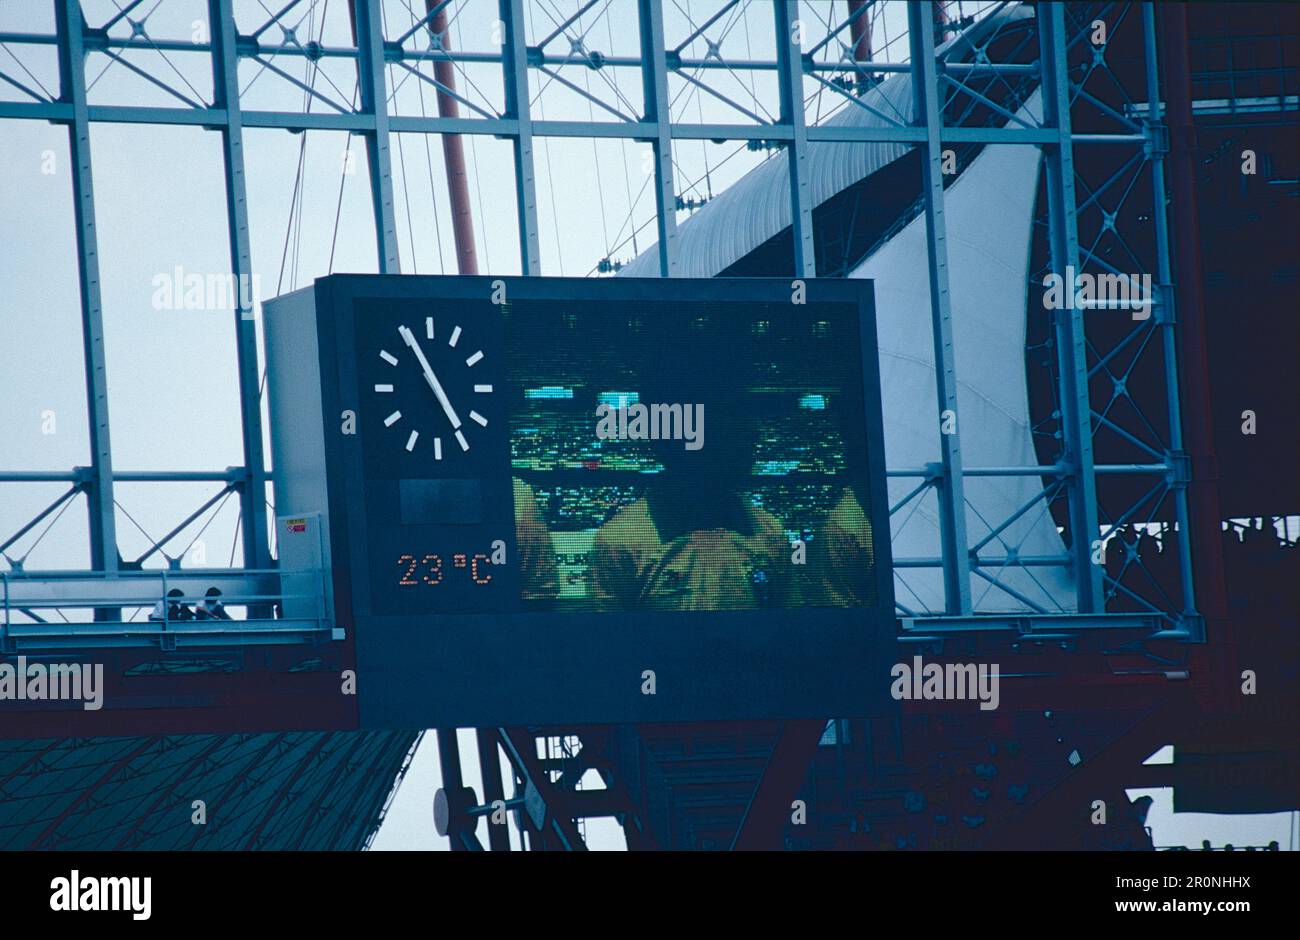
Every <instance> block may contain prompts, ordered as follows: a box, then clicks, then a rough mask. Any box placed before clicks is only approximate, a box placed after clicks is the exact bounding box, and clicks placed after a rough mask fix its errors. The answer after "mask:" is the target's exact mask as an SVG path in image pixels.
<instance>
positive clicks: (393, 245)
mask: <svg viewBox="0 0 1300 940" xmlns="http://www.w3.org/2000/svg"><path fill="white" fill-rule="evenodd" d="M353 14H354V17H355V19H354V27H353V31H354V35H355V37H356V40H357V52H358V57H359V61H358V68H357V77H358V80H359V82H360V85H361V110H362V111H363V112H364V113H365V114H366V116H367V118H369V119H370V120H371V121H373V122H374V123H373V126H372V127H370V128H369V129H368V130H366V131H365V136H366V158H367V163H368V165H369V168H370V200H371V204H372V205H373V206H374V214H375V249H376V251H377V252H378V254H379V273H380V274H400V273H401V270H402V265H401V262H400V261H399V259H398V252H397V217H396V215H395V213H394V209H393V162H392V154H391V151H390V149H389V140H388V131H389V117H388V83H387V81H385V76H384V29H383V23H382V21H381V19H380V2H379V0H353Z"/></svg>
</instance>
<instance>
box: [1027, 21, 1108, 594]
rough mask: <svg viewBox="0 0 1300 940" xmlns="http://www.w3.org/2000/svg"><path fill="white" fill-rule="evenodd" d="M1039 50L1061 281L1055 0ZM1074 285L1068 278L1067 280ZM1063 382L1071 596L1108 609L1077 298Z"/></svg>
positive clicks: (1057, 329) (1056, 319)
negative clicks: (1097, 550)
mask: <svg viewBox="0 0 1300 940" xmlns="http://www.w3.org/2000/svg"><path fill="white" fill-rule="evenodd" d="M1037 24H1038V42H1039V57H1040V61H1041V63H1042V73H1043V83H1042V87H1043V117H1044V124H1045V125H1046V126H1048V127H1051V128H1055V130H1056V132H1057V140H1056V142H1055V143H1054V144H1051V145H1048V146H1045V147H1044V148H1043V151H1044V153H1043V159H1044V162H1045V164H1046V170H1047V207H1048V214H1047V229H1048V242H1049V245H1050V247H1051V259H1052V262H1051V263H1052V271H1054V272H1055V273H1056V274H1057V275H1059V276H1060V277H1061V278H1062V280H1063V282H1064V281H1068V280H1070V279H1069V278H1068V277H1067V272H1075V271H1078V270H1079V234H1078V220H1077V218H1076V215H1075V198H1074V155H1073V152H1072V150H1071V146H1070V145H1071V140H1070V74H1069V62H1068V61H1067V58H1066V46H1065V15H1064V10H1063V8H1062V5H1061V4H1060V3H1059V2H1052V3H1047V2H1045V3H1040V4H1039V5H1038V13H1037ZM1069 287H1070V289H1071V290H1072V289H1073V284H1072V283H1071V284H1070V285H1069ZM1052 314H1053V323H1054V330H1053V331H1054V333H1055V336H1056V349H1057V361H1058V372H1059V377H1058V380H1059V382H1060V386H1061V387H1060V408H1061V431H1062V436H1063V438H1064V443H1065V453H1064V455H1063V456H1062V461H1063V462H1064V463H1065V464H1067V465H1068V466H1069V468H1070V473H1069V511H1070V554H1071V556H1072V557H1073V559H1074V565H1073V570H1074V577H1075V592H1076V593H1075V600H1076V604H1077V607H1078V611H1079V613H1081V614H1091V613H1100V612H1102V611H1104V610H1105V601H1104V600H1103V598H1102V592H1101V581H1102V578H1101V576H1102V568H1101V566H1100V565H1094V564H1093V563H1092V543H1093V541H1094V540H1095V539H1097V538H1098V537H1099V535H1100V532H1099V529H1098V526H1097V481H1096V478H1095V473H1094V470H1093V458H1092V407H1091V404H1090V402H1089V399H1088V362H1087V340H1086V338H1085V336H1084V328H1083V311H1081V310H1079V309H1078V308H1077V307H1076V306H1075V305H1074V304H1070V305H1069V309H1067V310H1055V311H1052Z"/></svg>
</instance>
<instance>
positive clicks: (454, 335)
mask: <svg viewBox="0 0 1300 940" xmlns="http://www.w3.org/2000/svg"><path fill="white" fill-rule="evenodd" d="M459 342H460V327H456V329H454V330H452V331H451V338H450V339H449V340H447V345H448V346H452V347H455V345H456V344H457V343H459Z"/></svg>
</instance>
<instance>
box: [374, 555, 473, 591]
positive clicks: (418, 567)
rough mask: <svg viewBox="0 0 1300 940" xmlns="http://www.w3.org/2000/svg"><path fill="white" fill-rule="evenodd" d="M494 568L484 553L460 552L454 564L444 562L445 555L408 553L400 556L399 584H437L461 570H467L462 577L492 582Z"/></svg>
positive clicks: (403, 585) (427, 585) (431, 585)
mask: <svg viewBox="0 0 1300 940" xmlns="http://www.w3.org/2000/svg"><path fill="white" fill-rule="evenodd" d="M491 569H492V559H491V557H490V556H488V555H485V554H484V553H482V552H478V553H476V554H473V555H470V554H468V553H466V552H457V553H456V554H454V555H452V556H451V561H450V564H444V563H443V557H442V555H437V554H434V553H432V552H429V553H422V554H414V555H411V554H404V555H401V556H400V557H398V559H397V572H398V574H397V579H398V580H397V584H398V586H399V587H403V588H419V587H434V586H436V585H439V584H442V583H443V581H444V579H446V578H449V577H456V572H457V571H463V572H464V574H463V575H461V578H465V577H468V579H469V580H470V581H472V582H474V583H475V584H490V583H492V570H491Z"/></svg>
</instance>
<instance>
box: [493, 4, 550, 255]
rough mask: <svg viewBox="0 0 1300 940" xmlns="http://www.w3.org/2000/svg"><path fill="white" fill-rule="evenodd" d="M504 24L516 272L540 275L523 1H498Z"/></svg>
mask: <svg viewBox="0 0 1300 940" xmlns="http://www.w3.org/2000/svg"><path fill="white" fill-rule="evenodd" d="M500 10H501V20H502V22H503V23H504V24H505V36H504V37H503V38H504V40H505V45H504V48H503V49H502V54H501V68H502V69H503V71H504V72H505V89H506V117H507V118H509V119H511V120H513V121H514V122H515V133H514V134H513V135H512V137H511V141H512V142H513V145H514V151H515V206H516V213H517V215H518V223H519V270H520V271H522V272H523V273H524V274H527V275H533V276H538V275H540V274H541V273H542V257H541V246H540V242H539V240H538V235H537V232H538V225H537V180H536V176H535V171H534V167H533V119H532V115H531V113H530V111H529V94H528V47H527V44H526V41H525V37H524V4H523V0H500Z"/></svg>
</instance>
